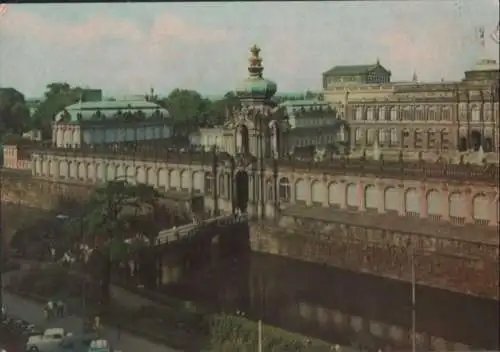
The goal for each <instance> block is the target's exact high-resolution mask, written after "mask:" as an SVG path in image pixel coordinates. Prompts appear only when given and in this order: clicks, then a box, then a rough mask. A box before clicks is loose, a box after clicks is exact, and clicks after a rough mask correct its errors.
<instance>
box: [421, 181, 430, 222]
mask: <svg viewBox="0 0 500 352" xmlns="http://www.w3.org/2000/svg"><path fill="white" fill-rule="evenodd" d="M426 193H427V187H426V184H425V183H422V185H421V187H420V217H421V218H426V217H427V216H428V209H427V206H428V205H427V197H426Z"/></svg>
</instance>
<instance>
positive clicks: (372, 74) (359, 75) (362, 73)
mask: <svg viewBox="0 0 500 352" xmlns="http://www.w3.org/2000/svg"><path fill="white" fill-rule="evenodd" d="M390 81H391V71H389V70H387V69H386V68H385V67H384V66H382V65H381V64H380V61H379V60H377V62H376V63H375V64H374V65H355V66H335V67H333V68H331V69H330V70H328V71H326V72H325V73H323V89H328V88H330V87H335V86H346V85H356V84H382V83H389V82H390Z"/></svg>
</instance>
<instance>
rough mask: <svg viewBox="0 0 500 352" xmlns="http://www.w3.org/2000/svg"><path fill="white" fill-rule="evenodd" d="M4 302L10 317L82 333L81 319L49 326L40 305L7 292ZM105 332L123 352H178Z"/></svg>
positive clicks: (56, 321) (55, 321) (63, 320)
mask: <svg viewBox="0 0 500 352" xmlns="http://www.w3.org/2000/svg"><path fill="white" fill-rule="evenodd" d="M7 275H8V274H7ZM3 300H4V305H5V307H6V308H7V314H8V315H11V316H14V317H17V318H21V319H24V320H27V321H29V322H31V323H33V324H35V325H39V326H42V327H44V326H46V327H62V328H64V329H66V330H67V331H68V332H74V333H75V332H79V331H81V326H82V319H80V318H79V317H76V316H68V317H65V318H61V319H57V320H54V321H52V322H50V323H48V324H47V323H46V322H45V318H44V314H43V309H42V306H41V305H40V304H38V303H35V302H33V301H29V300H26V299H24V298H21V297H18V296H15V295H12V294H10V293H8V292H5V291H4V292H3ZM103 332H104V335H105V336H106V338H107V339H108V340H109V341H111V342H112V343H113V345H114V346H116V347H115V348H116V350H120V351H123V352H137V351H148V352H177V351H176V350H174V349H172V348H170V347H167V346H163V345H158V344H155V343H153V342H150V341H148V340H144V339H142V338H140V337H137V336H135V335H132V334H129V333H126V332H124V331H122V333H121V336H120V340H119V341H118V339H117V337H118V334H117V331H116V329H115V328H113V327H107V326H104V329H103Z"/></svg>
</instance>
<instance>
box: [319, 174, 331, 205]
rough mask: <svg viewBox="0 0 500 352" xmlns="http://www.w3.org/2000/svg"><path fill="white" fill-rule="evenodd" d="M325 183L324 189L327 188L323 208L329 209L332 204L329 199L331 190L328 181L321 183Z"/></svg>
mask: <svg viewBox="0 0 500 352" xmlns="http://www.w3.org/2000/svg"><path fill="white" fill-rule="evenodd" d="M321 182H322V183H323V187H324V188H325V194H323V206H324V207H328V206H329V205H330V204H328V198H329V194H330V190H329V189H328V184H329V183H328V180H325V181H321Z"/></svg>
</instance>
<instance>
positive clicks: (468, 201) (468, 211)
mask: <svg viewBox="0 0 500 352" xmlns="http://www.w3.org/2000/svg"><path fill="white" fill-rule="evenodd" d="M465 223H466V224H472V223H474V209H473V204H472V192H471V189H470V188H467V189H466V191H465Z"/></svg>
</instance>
